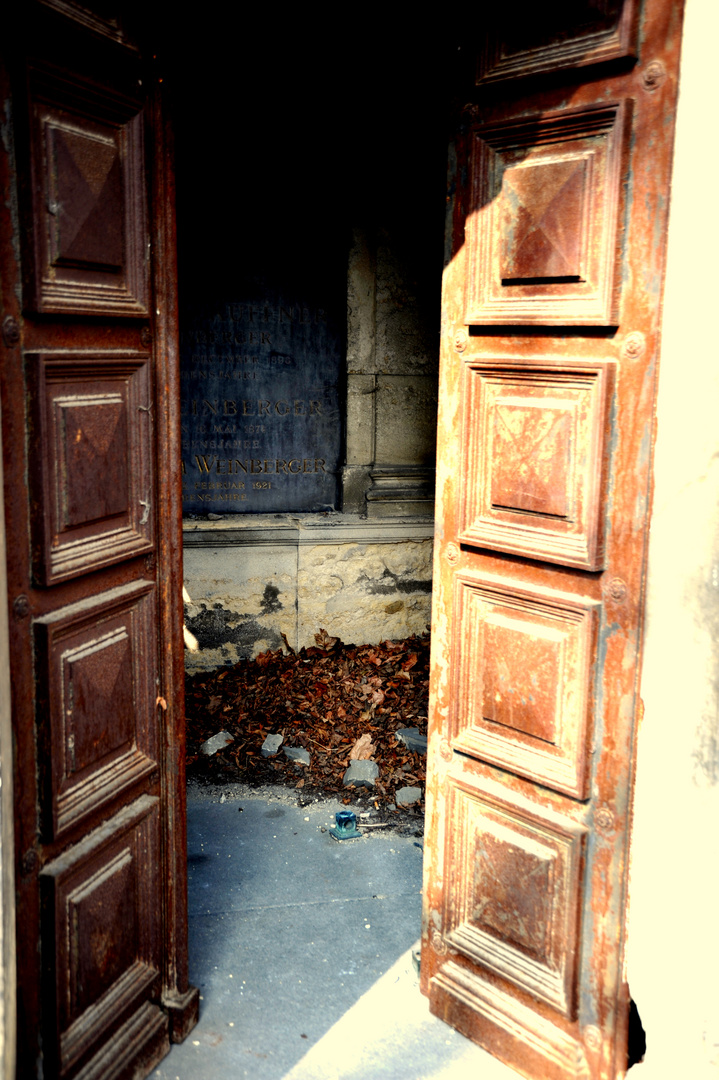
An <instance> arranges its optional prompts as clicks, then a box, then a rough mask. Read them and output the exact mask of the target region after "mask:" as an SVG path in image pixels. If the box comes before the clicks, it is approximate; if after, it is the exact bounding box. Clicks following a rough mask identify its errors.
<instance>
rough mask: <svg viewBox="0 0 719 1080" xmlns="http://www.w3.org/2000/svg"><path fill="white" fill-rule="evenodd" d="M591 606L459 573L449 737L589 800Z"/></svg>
mask: <svg viewBox="0 0 719 1080" xmlns="http://www.w3.org/2000/svg"><path fill="white" fill-rule="evenodd" d="M598 609H599V605H598V603H596V602H595V601H592V600H590V599H587V598H585V597H581V596H572V595H570V594H566V593H560V592H556V591H555V590H552V589H544V588H542V589H540V588H538V587H534V588H527V587H525V586H523V585H521V584H519V583H515V582H512V581H508V580H505V579H503V578H496V579H495V578H490V577H488V576H485V577H479V576H476V575H473V574H470V573H462V574H459V575H458V576H457V579H456V583H455V611H456V619H455V634H454V642H453V649H454V653H455V655H456V656H457V657H458V658H459V659H458V664H457V672H456V676H455V683H456V685H455V692H454V694H453V696H452V702H451V706H450V724H451V727H450V731H451V740H452V745H453V746H454V747H455V748H456V749H458V750H461V751H462V752H463V753H466V754H469V755H471V756H472V757H474V758H478V759H481V760H483V761H488V762H490V763H492V764H493V765H498V766H500V767H501V768H504V769H507V770H509V771H510V772H513V773H515V774H517V775H518V776H522V777H525V778H526V779H529V780H534V781H536V782H538V783H540V784H543V785H544V786H546V787H548V788H552V789H553V790H555V791H559V792H562V793H564V794H566V795H570V796H573V797H574V798H579V799H583V798H586V795H587V790H588V780H589V778H588V771H589V745H590V741H591V737H592V727H593V693H592V690H593V678H594V665H595V655H594V654H595V649H596V634H597V622H598Z"/></svg>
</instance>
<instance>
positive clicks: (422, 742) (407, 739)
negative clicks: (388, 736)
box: [394, 727, 427, 754]
mask: <svg viewBox="0 0 719 1080" xmlns="http://www.w3.org/2000/svg"><path fill="white" fill-rule="evenodd" d="M394 734H395V738H397V739H399V741H400V742H402V743H404V745H405V746H406V747H407V749H408V750H411V751H412V753H413V754H426V753H427V736H426V735H420V733H419V728H416V727H405V728H400V729H399V731H395V733H394Z"/></svg>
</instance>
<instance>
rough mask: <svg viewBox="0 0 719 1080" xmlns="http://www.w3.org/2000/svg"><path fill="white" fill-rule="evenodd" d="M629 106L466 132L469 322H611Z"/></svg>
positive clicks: (615, 314)
mask: <svg viewBox="0 0 719 1080" xmlns="http://www.w3.org/2000/svg"><path fill="white" fill-rule="evenodd" d="M628 111H629V107H628V105H627V104H625V103H618V104H616V105H610V106H606V107H601V108H599V107H596V108H592V109H585V110H582V111H576V112H565V113H563V114H561V115H554V114H548V115H545V116H538V117H537V118H536V119H533V120H521V121H515V122H513V123H511V124H506V125H488V126H484V127H480V128H477V129H475V130H474V132H473V136H472V204H471V206H470V213H469V216H468V220H467V240H468V244H469V263H468V283H467V300H466V316H465V321H466V322H467V323H473V324H476V325H513V324H519V325H544V326H558V325H586V326H607V325H613V324H616V322H617V320H618V302H619V293H618V289H619V244H618V222H619V213H620V205H621V199H622V176H623V170H624V168H625V161H624V147H625V136H626V131H627V130H628Z"/></svg>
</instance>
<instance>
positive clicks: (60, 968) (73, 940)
mask: <svg viewBox="0 0 719 1080" xmlns="http://www.w3.org/2000/svg"><path fill="white" fill-rule="evenodd" d="M158 859H159V814H158V800H157V799H156V798H152V797H150V796H147V795H145V796H142V797H141V798H140V799H138V800H137V801H136V802H135V803H131V804H130V805H129V806H128V807H126V808H125V809H124V810H122V811H120V812H119V813H118V814H116V815H115V816H114V817H113V818H111V819H110V820H109V821H107V822H106V823H105V824H104V825H102V826H101V827H100V828H99V829H96V830H94V832H91V833H89V834H88V836H87V837H86V838H85V839H84V840H82V841H81V842H80V843H79V844H76V845H74V846H73V847H70V848H69V849H68V850H67V851H66V852H65V853H64V854H62V855H61V856H59V858H57V859H55V860H54V861H53V862H51V863H49V864H48V865H47V866H46V867H45V868H44V869H43V871H42V882H43V887H44V889H45V895H46V898H47V903H48V906H49V909H50V912H51V921H52V926H53V938H54V940H53V941H51V942H50V943H49V944H50V947H54V964H53V966H52V972H53V986H52V992H53V993H54V995H55V997H56V1005H57V1017H58V1029H59V1040H58V1043H59V1045H56V1046H54V1047H52V1050H53V1051H54V1053H55V1054H56V1055H57V1057H58V1058H59V1063H60V1070H59V1072H60V1073H61V1074H63V1075H64V1073H65V1072H66V1071H67V1070H68V1069H69V1068H71V1066H72V1065H73V1064H74V1063H75V1062H76V1061H77V1060H78V1059H79V1058H80V1057H81V1056H83V1055H85V1054H86V1053H87V1052H88V1051H89V1050H90V1049H91V1048H92V1047H93V1045H94V1044H96V1043H97V1041H98V1040H99V1039H100V1038H101V1037H102V1036H103V1035H106V1034H107V1032H108V1030H109V1029H111V1028H112V1026H113V1025H114V1024H115V1023H116V1021H117V1017H118V1016H121V1015H122V1014H123V1013H126V1012H127V1010H128V1009H130V1008H132V1007H133V1005H136V1004H138V1003H139V1002H140V1001H142V999H143V998H146V997H148V996H149V993H150V990H151V988H152V987H153V985H154V984H156V983H157V981H158V979H159V967H160V963H159V961H160V958H159V954H158V930H159V921H160V906H159V905H158V904H156V903H154V902H153V889H152V886H151V882H152V878H153V875H154V876H155V878H156V882H155V885H156V889H157V890H158V891H159V888H160V880H159V873H158V870H157V868H158V865H159V863H158ZM54 1035H55V1033H54V1032H53V1034H52V1036H51V1038H52V1039H53V1041H54Z"/></svg>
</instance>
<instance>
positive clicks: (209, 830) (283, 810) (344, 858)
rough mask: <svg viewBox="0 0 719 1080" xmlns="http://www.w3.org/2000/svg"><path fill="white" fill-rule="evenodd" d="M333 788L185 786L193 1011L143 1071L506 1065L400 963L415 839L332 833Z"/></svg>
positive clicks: (293, 1074) (362, 1071)
mask: <svg viewBox="0 0 719 1080" xmlns="http://www.w3.org/2000/svg"><path fill="white" fill-rule="evenodd" d="M344 808H345V807H343V805H342V803H340V802H338V801H336V800H330V799H322V800H321V801H318V802H315V803H312V804H311V805H309V806H304V807H302V806H298V805H297V796H296V793H295V792H293V791H290V790H285V789H281V788H271V789H264V790H263V791H262V792H261V793H260V794H258V792H257V790H254V789H251V788H248V787H246V786H244V785H239V784H236V785H234V784H229V785H227V786H226V787H222V788H217V787H213V788H210V789H208V788H195V787H191V788H190V789H189V790H188V815H187V818H188V857H189V859H188V861H189V870H188V896H189V915H190V977H191V981H192V982H193V984H194V985H195V986H198V987H199V988H200V994H201V999H200V1020H199V1023H198V1025H197V1027H196V1028H195V1029H194V1031H192V1032H191V1033H190V1035H189V1036H188V1038H187V1040H186V1041H185V1042H184V1043H183V1044H181V1045H179V1046H174V1047H173V1048H172V1050H171V1051H170V1054H169V1055H168V1056H167V1057H166V1058H165V1059H164V1061H162V1062H161V1063H160V1065H159V1066H158V1067H157V1068H156V1069H155V1070H154V1072H153V1073H152V1074H151V1076H152V1077H153V1078H154V1080H216V1078H219V1077H222V1078H223V1080H225V1078H227V1077H231V1078H232V1080H243V1078H245V1077H247V1078H251V1080H355V1078H356V1080H359V1078H360V1077H361V1078H362V1080H372V1078H374V1077H391V1078H396V1080H424V1078H427V1080H430V1078H432V1080H435V1078H436V1080H440V1078H441V1080H444V1078H445V1077H446V1078H448V1080H449V1078H451V1080H461V1078H462V1077H464V1076H467V1077H470V1076H471V1077H482V1080H511V1078H512V1077H516V1073H514V1072H511V1071H510V1070H508V1069H507V1068H505V1067H504V1066H502V1065H500V1063H499V1062H497V1061H495V1060H494V1059H493V1058H491V1057H489V1056H488V1055H487V1054H485V1053H484V1052H483V1051H481V1050H479V1049H478V1048H477V1047H475V1046H473V1045H472V1044H471V1043H470V1042H468V1041H467V1040H466V1039H464V1038H462V1036H461V1035H458V1034H457V1033H456V1032H454V1031H452V1030H451V1029H450V1028H448V1027H446V1026H445V1025H444V1024H442V1023H441V1022H440V1021H439V1020H437V1019H436V1018H435V1017H432V1016H430V1013H429V1010H428V1007H427V1001H426V999H425V998H424V997H423V996H422V995H421V994H420V992H419V987H418V981H417V973H416V970H415V968H414V965H413V962H412V950H413V948H416V943H417V938H418V937H419V933H420V917H421V888H422V841H421V838H419V839H418V838H417V837H415V836H413V835H401V834H400V833H398V832H396V831H394V830H389V829H366V830H365V831H364V833H363V835H362V837H361V838H360V839H357V840H343V841H341V842H338V841H336V840H333V839H332V838H331V836H330V834H329V828H330V827H331V826H332V825H334V823H335V818H334V815H335V813H336V811H337V810H339V809H344Z"/></svg>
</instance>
